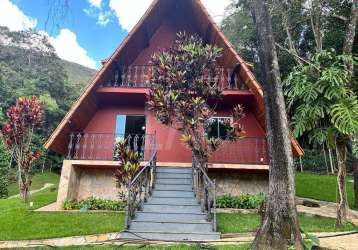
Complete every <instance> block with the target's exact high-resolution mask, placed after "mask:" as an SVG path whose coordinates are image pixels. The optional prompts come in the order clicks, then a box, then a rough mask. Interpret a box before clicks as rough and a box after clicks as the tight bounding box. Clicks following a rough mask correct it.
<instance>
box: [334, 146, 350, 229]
mask: <svg viewBox="0 0 358 250" xmlns="http://www.w3.org/2000/svg"><path fill="white" fill-rule="evenodd" d="M337 158H338V159H337V161H338V175H337V186H338V197H337V199H338V200H337V220H336V224H337V225H342V224H344V223H346V222H347V221H348V219H347V212H348V204H347V190H346V166H345V163H346V142H345V141H344V140H343V141H337Z"/></svg>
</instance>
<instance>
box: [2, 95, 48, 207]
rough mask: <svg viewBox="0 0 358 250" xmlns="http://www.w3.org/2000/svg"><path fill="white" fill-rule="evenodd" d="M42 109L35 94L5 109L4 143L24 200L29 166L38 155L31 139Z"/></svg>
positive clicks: (39, 121) (29, 170) (39, 120)
mask: <svg viewBox="0 0 358 250" xmlns="http://www.w3.org/2000/svg"><path fill="white" fill-rule="evenodd" d="M42 109H43V105H42V103H41V101H40V100H39V99H38V98H37V97H36V96H32V97H29V98H19V99H18V100H17V101H16V104H15V105H13V106H11V107H10V108H9V109H8V110H7V112H6V117H7V119H6V123H5V124H4V126H3V129H2V134H3V138H4V140H5V143H6V145H7V147H8V149H9V150H10V151H11V152H12V154H13V157H14V160H15V161H16V163H17V166H18V178H19V188H20V195H21V197H22V198H23V199H24V200H25V201H27V200H28V196H29V191H30V186H31V175H30V173H31V166H32V164H33V162H34V161H35V160H37V159H38V158H39V157H40V153H39V152H38V151H33V150H32V139H33V134H34V130H35V129H37V128H39V127H40V125H41V113H42Z"/></svg>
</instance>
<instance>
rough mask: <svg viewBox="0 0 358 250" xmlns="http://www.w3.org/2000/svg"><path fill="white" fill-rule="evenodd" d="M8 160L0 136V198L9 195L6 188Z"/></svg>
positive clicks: (7, 182) (7, 183)
mask: <svg viewBox="0 0 358 250" xmlns="http://www.w3.org/2000/svg"><path fill="white" fill-rule="evenodd" d="M9 161H10V156H9V154H8V153H7V151H6V148H5V145H4V144H3V142H2V139H1V137H0V199H2V198H7V197H8V195H9V192H8V189H7V188H8V185H9V168H8V165H9Z"/></svg>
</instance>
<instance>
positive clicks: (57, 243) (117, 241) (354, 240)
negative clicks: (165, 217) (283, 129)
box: [0, 232, 358, 250]
mask: <svg viewBox="0 0 358 250" xmlns="http://www.w3.org/2000/svg"><path fill="white" fill-rule="evenodd" d="M315 235H316V236H318V237H319V238H320V243H321V247H323V248H328V249H339V250H342V249H345V250H357V249H358V248H357V246H358V233H357V232H341V233H315ZM253 239H254V234H253V233H246V234H227V235H223V239H221V240H217V241H209V242H203V243H206V244H210V245H226V244H243V243H249V242H251V241H253ZM141 243H143V242H142V241H126V240H125V239H121V236H120V234H118V233H109V234H97V235H87V236H74V237H64V238H56V239H47V240H24V241H0V249H2V248H30V247H31V248H35V247H44V246H47V247H66V246H78V247H79V246H88V245H104V244H114V245H123V244H126V245H127V244H141ZM146 243H150V244H165V245H168V244H173V243H175V242H163V241H151V242H146Z"/></svg>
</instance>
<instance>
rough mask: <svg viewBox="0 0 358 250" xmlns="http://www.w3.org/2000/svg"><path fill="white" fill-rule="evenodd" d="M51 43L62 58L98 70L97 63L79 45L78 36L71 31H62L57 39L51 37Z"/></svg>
mask: <svg viewBox="0 0 358 250" xmlns="http://www.w3.org/2000/svg"><path fill="white" fill-rule="evenodd" d="M50 42H51V44H52V46H54V48H55V49H56V53H57V55H58V56H59V57H60V58H62V59H64V60H67V61H70V62H75V63H78V64H81V65H84V66H87V67H89V68H93V69H95V68H96V62H95V61H94V60H93V59H92V58H91V57H90V56H89V55H88V54H87V51H86V50H85V49H84V48H82V47H81V46H80V45H79V44H78V41H77V36H76V34H75V33H74V32H72V31H71V30H69V29H62V30H61V31H60V33H59V34H58V36H57V37H50Z"/></svg>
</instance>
